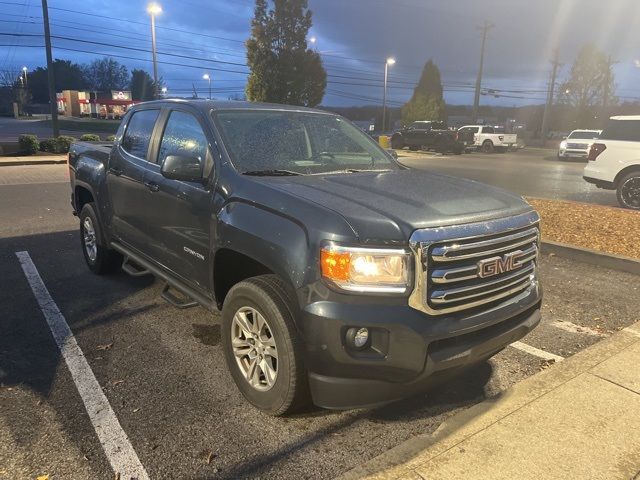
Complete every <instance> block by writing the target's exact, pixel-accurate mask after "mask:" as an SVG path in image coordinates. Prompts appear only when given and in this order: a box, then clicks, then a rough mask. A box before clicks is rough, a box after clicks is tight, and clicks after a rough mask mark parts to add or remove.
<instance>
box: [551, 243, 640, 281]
mask: <svg viewBox="0 0 640 480" xmlns="http://www.w3.org/2000/svg"><path fill="white" fill-rule="evenodd" d="M542 253H544V254H550V253H552V254H554V255H557V256H558V257H562V258H568V259H569V260H575V261H577V262H582V263H588V264H590V265H595V266H597V267H603V268H609V269H611V270H618V271H620V272H627V273H632V274H634V275H640V260H636V259H634V258H629V257H623V256H622V255H613V254H610V253H604V252H599V251H597V250H591V249H589V248H582V247H576V246H573V245H566V244H564V243H558V242H552V241H550V240H543V241H542Z"/></svg>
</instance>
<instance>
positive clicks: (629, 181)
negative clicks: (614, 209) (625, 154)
mask: <svg viewBox="0 0 640 480" xmlns="http://www.w3.org/2000/svg"><path fill="white" fill-rule="evenodd" d="M616 194H617V197H618V203H619V204H620V206H622V207H624V208H631V209H633V210H640V171H637V172H631V173H630V174H628V175H626V176H625V177H623V178H622V180H620V182H619V183H618V188H617V190H616Z"/></svg>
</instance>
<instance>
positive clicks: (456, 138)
mask: <svg viewBox="0 0 640 480" xmlns="http://www.w3.org/2000/svg"><path fill="white" fill-rule="evenodd" d="M459 136H460V135H459V133H458V132H456V134H455V135H454V137H453V138H454V140H455V141H456V142H457V141H458V138H459Z"/></svg>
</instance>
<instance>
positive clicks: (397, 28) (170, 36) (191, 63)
mask: <svg viewBox="0 0 640 480" xmlns="http://www.w3.org/2000/svg"><path fill="white" fill-rule="evenodd" d="M160 3H161V5H162V8H163V13H162V14H161V15H160V16H159V17H158V18H157V26H158V29H157V43H158V51H159V52H160V55H159V61H160V62H161V63H160V64H159V73H160V75H161V76H162V77H163V78H164V80H165V84H166V85H167V87H168V89H169V92H170V93H173V94H176V95H188V94H189V93H190V92H191V91H192V89H193V86H195V88H196V90H198V92H199V94H200V96H206V95H207V82H206V81H205V80H203V79H202V75H203V74H204V73H205V72H209V73H211V74H212V78H213V91H214V96H215V97H217V98H227V97H229V96H231V95H234V94H237V95H241V94H242V92H243V90H244V85H245V81H246V72H247V68H246V65H245V50H244V44H243V42H244V41H245V40H246V38H247V37H248V35H249V27H250V21H251V17H252V14H253V4H254V2H253V0H226V1H224V0H208V1H207V0H188V1H184V0H162V1H160ZM309 3H310V8H311V9H312V11H313V13H314V17H313V21H314V26H313V28H312V31H311V34H310V36H313V37H315V38H316V39H317V42H316V43H315V48H316V49H317V50H318V51H319V52H320V53H321V54H322V56H323V60H324V63H325V66H326V68H327V70H328V73H329V85H328V88H327V95H326V96H325V99H324V102H323V103H324V104H325V105H362V104H375V103H379V102H380V98H381V97H382V86H381V85H382V76H383V67H384V59H385V58H386V57H388V56H393V57H394V58H396V60H397V63H396V65H394V66H393V67H392V68H391V69H390V77H389V79H390V91H389V95H390V100H391V104H392V105H400V104H401V103H404V102H405V101H406V100H407V99H408V97H409V96H410V94H411V91H412V86H413V85H414V84H415V82H416V80H417V78H418V76H419V73H420V70H421V68H422V65H424V62H425V61H426V60H428V59H430V58H431V59H433V60H434V61H435V62H436V64H437V65H438V66H439V67H440V69H441V71H442V79H443V83H444V86H445V97H446V100H447V101H448V102H449V103H453V104H471V103H472V102H473V84H474V82H475V76H476V72H477V68H478V62H479V51H480V32H479V30H478V28H477V27H478V26H479V25H481V24H482V23H483V21H484V20H485V19H487V20H489V21H490V22H491V23H492V24H494V27H493V28H492V29H491V31H490V33H489V36H488V40H487V50H486V52H487V53H486V64H485V77H484V81H483V87H484V88H487V89H494V90H500V92H499V93H500V97H499V98H495V97H491V96H483V97H482V98H481V103H483V104H495V105H522V104H529V103H542V102H543V101H544V97H545V93H544V91H545V89H546V85H547V80H548V77H549V72H550V68H551V66H550V63H549V60H550V59H551V58H552V56H553V50H554V49H555V48H558V50H559V55H560V60H561V61H562V62H564V63H565V66H564V67H563V69H562V70H561V71H560V78H561V79H562V78H563V77H565V76H566V74H567V72H568V70H569V66H570V63H571V62H572V60H573V59H574V58H575V55H576V54H577V52H578V50H579V49H580V47H581V46H582V45H583V44H584V43H586V42H591V43H593V44H595V45H596V46H597V47H598V48H600V49H601V50H603V51H605V52H606V53H608V54H611V55H612V58H613V59H614V60H615V61H616V62H617V63H616V65H615V74H616V80H617V84H618V90H617V92H616V93H617V95H618V96H619V97H621V98H622V99H623V100H624V99H625V97H629V98H628V99H629V100H631V99H632V97H638V99H640V82H639V81H640V68H638V67H636V65H635V61H637V60H640V0H607V1H604V0H448V1H447V0H310V2H309ZM146 4H147V2H146V1H142V0H129V1H124V0H81V1H78V0H49V7H50V17H51V19H50V21H51V31H52V35H54V36H56V37H67V39H62V38H54V39H53V45H54V49H53V51H54V58H62V59H70V60H73V61H75V62H80V63H83V62H88V61H91V60H92V59H94V58H96V57H99V56H107V55H110V56H113V57H114V58H116V59H117V60H119V61H121V62H122V63H124V64H125V65H127V67H129V68H144V69H145V70H147V71H149V72H151V71H152V69H151V62H150V57H151V54H150V53H149V50H150V34H149V30H150V28H149V17H148V15H147V14H146V12H145V9H146ZM79 8H80V10H79ZM41 15H42V11H41V7H40V0H2V1H0V32H2V33H5V34H6V33H17V34H21V35H33V34H35V35H38V34H41V33H42V26H41V25H42V18H41ZM107 17H109V18H107ZM69 38H71V39H72V40H70V39H69ZM78 40H80V41H78ZM87 41H89V42H97V43H99V44H96V43H86V42H87ZM42 42H43V41H42V37H38V36H19V37H16V36H6V35H2V36H1V37H0V45H5V46H0V69H2V70H11V69H18V68H20V67H21V66H22V65H26V66H28V67H29V68H30V69H31V68H34V67H35V66H38V65H44V64H45V63H46V62H45V54H44V49H43V48H39V47H26V46H27V45H42ZM106 44H108V45H106ZM6 45H21V46H20V47H18V46H11V47H9V46H6ZM118 47H124V48H118ZM85 52H87V53H85ZM167 54H173V56H172V55H167ZM125 57H128V58H125ZM172 64H173V65H172ZM176 64H178V65H176Z"/></svg>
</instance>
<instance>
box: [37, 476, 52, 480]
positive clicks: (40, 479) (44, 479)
mask: <svg viewBox="0 0 640 480" xmlns="http://www.w3.org/2000/svg"><path fill="white" fill-rule="evenodd" d="M36 480H49V475H40V476H38V477H36Z"/></svg>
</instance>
